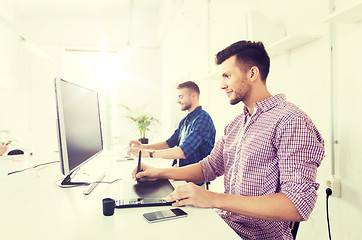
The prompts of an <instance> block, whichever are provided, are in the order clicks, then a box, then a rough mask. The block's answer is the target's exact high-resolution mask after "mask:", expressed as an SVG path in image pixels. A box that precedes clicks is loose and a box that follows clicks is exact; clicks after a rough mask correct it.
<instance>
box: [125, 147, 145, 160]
mask: <svg viewBox="0 0 362 240" xmlns="http://www.w3.org/2000/svg"><path fill="white" fill-rule="evenodd" d="M140 151H141V152H142V155H141V156H142V157H143V158H145V157H149V156H150V151H151V150H144V149H141V148H137V147H130V148H129V149H128V151H127V154H128V155H135V156H138V154H139V152H140Z"/></svg>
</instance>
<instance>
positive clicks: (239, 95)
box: [230, 78, 250, 105]
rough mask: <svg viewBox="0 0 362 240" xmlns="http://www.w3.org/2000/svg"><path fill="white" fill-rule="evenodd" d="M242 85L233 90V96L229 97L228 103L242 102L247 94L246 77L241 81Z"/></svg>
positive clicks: (248, 90)
mask: <svg viewBox="0 0 362 240" xmlns="http://www.w3.org/2000/svg"><path fill="white" fill-rule="evenodd" d="M243 83H244V84H243V85H242V87H241V88H239V89H237V90H235V97H234V98H232V99H230V104H231V105H235V104H238V103H239V102H243V101H244V100H245V99H246V98H247V97H248V95H249V92H250V85H249V84H248V83H247V80H246V78H245V79H244V81H243Z"/></svg>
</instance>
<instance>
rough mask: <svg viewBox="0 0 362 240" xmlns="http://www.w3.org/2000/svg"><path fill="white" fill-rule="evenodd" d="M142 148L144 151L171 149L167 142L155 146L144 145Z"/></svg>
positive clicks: (154, 144)
mask: <svg viewBox="0 0 362 240" xmlns="http://www.w3.org/2000/svg"><path fill="white" fill-rule="evenodd" d="M142 147H143V148H144V149H154V150H161V149H167V148H170V147H169V146H168V144H167V142H166V141H164V142H159V143H153V144H143V145H142Z"/></svg>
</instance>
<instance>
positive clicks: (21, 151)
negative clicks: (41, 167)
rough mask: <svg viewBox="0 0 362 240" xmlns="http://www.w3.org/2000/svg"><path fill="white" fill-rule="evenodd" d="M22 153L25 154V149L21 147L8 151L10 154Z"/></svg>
mask: <svg viewBox="0 0 362 240" xmlns="http://www.w3.org/2000/svg"><path fill="white" fill-rule="evenodd" d="M20 154H24V151H23V150H20V149H14V150H11V151H10V152H8V155H20Z"/></svg>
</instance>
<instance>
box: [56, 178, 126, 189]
mask: <svg viewBox="0 0 362 240" xmlns="http://www.w3.org/2000/svg"><path fill="white" fill-rule="evenodd" d="M62 180H63V179H62V178H61V179H58V180H56V181H55V185H57V186H58V187H61V188H73V187H79V186H82V185H61V184H59V182H61V181H62ZM120 180H122V178H117V179H115V180H113V181H110V182H106V181H96V182H89V183H87V184H86V185H87V186H89V185H91V184H94V183H105V184H112V183H115V182H117V181H120ZM83 186H84V185H83Z"/></svg>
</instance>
